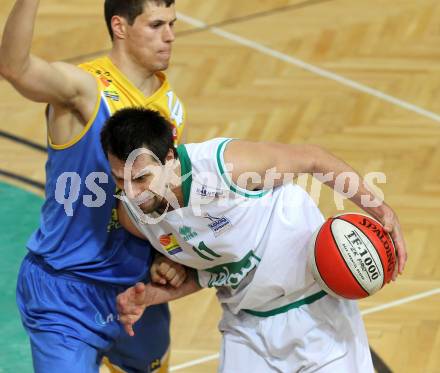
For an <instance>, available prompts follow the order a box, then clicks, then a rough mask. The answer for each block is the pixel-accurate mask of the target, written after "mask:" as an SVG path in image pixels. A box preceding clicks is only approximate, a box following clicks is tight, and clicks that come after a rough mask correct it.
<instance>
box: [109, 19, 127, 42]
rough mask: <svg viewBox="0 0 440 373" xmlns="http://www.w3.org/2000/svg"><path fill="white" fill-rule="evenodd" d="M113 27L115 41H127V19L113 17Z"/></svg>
mask: <svg viewBox="0 0 440 373" xmlns="http://www.w3.org/2000/svg"><path fill="white" fill-rule="evenodd" d="M111 25H112V30H113V39H114V40H117V39H120V40H123V39H125V37H126V36H125V34H126V30H127V21H126V20H125V18H124V17H121V16H113V17H112V21H111Z"/></svg>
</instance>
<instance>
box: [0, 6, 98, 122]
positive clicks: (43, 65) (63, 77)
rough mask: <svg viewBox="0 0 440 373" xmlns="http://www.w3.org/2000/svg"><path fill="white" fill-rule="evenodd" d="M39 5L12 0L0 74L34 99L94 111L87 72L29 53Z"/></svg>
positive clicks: (93, 89) (92, 85)
mask: <svg viewBox="0 0 440 373" xmlns="http://www.w3.org/2000/svg"><path fill="white" fill-rule="evenodd" d="M38 5H39V0H17V1H16V2H15V5H14V7H13V9H12V11H11V13H10V15H9V17H8V20H7V22H6V26H5V28H4V31H3V37H2V43H1V46H0V74H1V75H2V76H3V77H4V78H5V79H7V80H8V81H9V82H10V83H11V84H12V85H13V86H14V87H15V88H16V89H17V91H19V92H20V93H21V94H22V95H23V96H25V97H27V98H29V99H31V100H33V101H37V102H47V103H50V104H54V105H60V106H63V107H70V108H72V109H76V110H77V111H78V112H79V113H80V114H83V113H88V112H89V111H93V107H94V103H95V101H96V96H97V86H96V82H95V79H94V78H93V77H92V76H91V75H90V74H87V73H86V72H84V71H83V70H81V69H80V68H77V67H76V66H73V65H70V64H67V63H62V62H55V63H49V62H46V61H44V60H42V59H40V58H38V57H35V56H33V55H31V54H30V50H31V44H32V37H33V32H34V25H35V18H36V14H37V10H38ZM89 106H91V109H90V108H89ZM86 121H87V120H85V122H86Z"/></svg>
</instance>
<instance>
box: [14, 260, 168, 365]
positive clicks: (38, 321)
mask: <svg viewBox="0 0 440 373" xmlns="http://www.w3.org/2000/svg"><path fill="white" fill-rule="evenodd" d="M123 290H124V287H121V286H114V285H108V284H103V283H98V282H93V281H88V280H83V279H78V278H77V277H74V276H70V275H66V274H60V273H57V272H56V271H54V270H53V269H52V268H51V267H48V266H47V265H45V264H44V263H42V262H41V261H40V260H38V259H37V258H36V257H35V256H34V255H33V254H28V255H27V256H26V257H25V258H24V260H23V262H22V265H21V268H20V272H19V275H18V280H17V305H18V308H19V311H20V314H21V319H22V322H23V325H24V328H25V329H26V331H27V333H28V335H29V338H30V343H31V350H32V359H33V365H34V370H35V372H37V373H42V372H62V373H70V372H72V373H73V372H75V373H76V372H81V373H89V372H90V373H98V372H99V365H100V362H101V360H102V358H103V357H104V356H106V357H107V358H108V360H109V361H110V362H111V363H112V364H114V365H117V366H118V367H120V368H121V369H123V370H124V371H125V372H128V373H135V372H136V373H138V372H139V373H140V372H146V373H149V372H151V371H152V367H154V368H157V365H158V364H160V363H158V362H160V361H162V358H163V356H164V355H165V354H166V353H167V351H168V348H169V342H170V339H169V338H170V337H169V324H170V314H169V310H168V306H167V305H166V304H164V305H159V306H155V307H150V308H147V310H146V311H145V313H144V315H143V317H142V318H141V320H139V321H138V322H137V323H136V325H135V329H134V330H135V333H136V335H135V336H134V337H129V336H128V335H127V334H126V333H125V331H124V330H123V328H122V326H121V324H120V323H119V322H118V320H117V319H118V316H117V311H116V296H117V294H119V293H120V292H122V291H123Z"/></svg>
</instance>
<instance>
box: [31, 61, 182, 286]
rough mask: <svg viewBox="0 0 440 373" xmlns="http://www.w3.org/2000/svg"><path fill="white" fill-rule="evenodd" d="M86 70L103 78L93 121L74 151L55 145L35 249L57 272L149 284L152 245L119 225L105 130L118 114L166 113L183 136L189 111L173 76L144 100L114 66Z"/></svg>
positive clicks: (99, 81) (91, 64)
mask: <svg viewBox="0 0 440 373" xmlns="http://www.w3.org/2000/svg"><path fill="white" fill-rule="evenodd" d="M80 67H81V68H82V69H84V70H86V71H88V72H90V73H91V74H93V75H94V76H95V77H96V80H97V85H98V88H99V97H98V99H97V102H96V107H95V110H94V113H93V115H92V118H91V119H90V120H89V122H88V123H87V124H86V125H85V127H84V129H83V131H82V132H81V133H80V134H79V135H78V136H76V137H75V138H73V139H72V140H71V141H69V142H68V143H67V144H62V145H54V144H53V143H52V142H51V141H50V139H49V147H48V161H47V163H46V179H47V181H46V201H45V203H44V205H43V207H42V212H41V220H40V227H39V228H38V229H37V230H36V231H35V232H34V234H33V235H32V236H31V238H30V239H29V241H28V245H27V246H28V249H29V250H30V251H31V252H32V253H34V254H36V255H38V256H39V257H41V258H42V259H44V261H45V262H46V263H47V264H49V265H50V266H51V267H53V268H54V269H56V270H62V271H66V272H68V273H72V274H74V275H78V276H81V277H87V278H89V279H92V280H97V281H104V282H107V283H115V284H121V285H128V284H133V283H135V282H137V281H141V280H142V279H144V278H145V276H146V275H147V271H148V263H149V262H150V260H151V258H150V255H151V253H150V250H148V247H147V245H148V244H147V243H146V242H145V241H142V240H140V239H137V238H136V237H134V236H132V235H130V234H129V233H128V232H126V231H125V230H124V229H122V227H121V226H120V225H119V223H118V221H117V215H116V213H115V211H116V210H115V207H116V199H115V197H114V194H115V191H116V186H115V184H114V182H113V180H112V177H111V174H110V166H109V164H108V161H107V159H106V157H105V154H104V152H103V150H102V148H101V143H100V133H101V129H102V127H103V125H104V123H105V121H106V120H107V118H109V117H110V115H111V114H112V113H114V112H115V111H117V110H119V109H122V108H125V107H132V106H143V107H147V108H150V109H152V110H156V111H159V112H160V113H161V114H162V115H163V116H164V117H166V118H167V119H168V120H169V121H170V122H171V123H172V124H173V126H174V129H175V131H174V135H175V140H176V143H177V142H178V141H179V140H180V137H181V135H182V131H183V127H184V122H185V110H184V107H183V105H182V104H181V102H180V100H179V98H178V97H177V96H176V95H175V93H174V92H173V91H172V89H171V87H170V85H169V83H168V80H167V78H166V75H165V74H163V73H157V77H158V78H159V79H160V81H161V86H160V88H159V89H158V90H157V91H156V92H155V93H154V94H153V95H151V96H150V97H145V96H144V95H143V94H142V93H141V92H140V91H139V90H138V89H137V88H136V87H135V86H134V85H133V84H132V83H131V82H130V81H129V80H128V79H127V78H126V77H125V76H124V75H123V74H122V73H121V72H120V71H119V70H118V69H117V68H116V67H115V66H114V65H113V64H112V62H111V61H110V59H109V58H107V57H103V58H98V59H96V60H94V61H91V62H89V63H85V64H83V65H80Z"/></svg>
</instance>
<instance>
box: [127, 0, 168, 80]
mask: <svg viewBox="0 0 440 373" xmlns="http://www.w3.org/2000/svg"><path fill="white" fill-rule="evenodd" d="M175 22H176V10H175V7H174V5H171V6H169V7H168V8H167V7H166V6H165V5H156V4H155V2H150V1H147V2H145V6H144V12H143V13H142V14H140V15H139V16H137V17H136V19H135V21H134V23H133V25H131V26H130V25H127V33H126V39H125V41H126V46H127V51H128V53H129V54H130V56H131V58H132V59H133V60H134V61H135V62H136V63H137V64H138V65H139V66H141V67H142V68H144V69H147V70H148V71H150V72H156V71H162V70H165V69H167V68H168V64H169V61H170V58H171V47H172V43H173V41H174V31H173V28H174V23H175Z"/></svg>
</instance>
